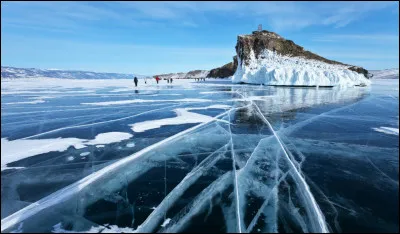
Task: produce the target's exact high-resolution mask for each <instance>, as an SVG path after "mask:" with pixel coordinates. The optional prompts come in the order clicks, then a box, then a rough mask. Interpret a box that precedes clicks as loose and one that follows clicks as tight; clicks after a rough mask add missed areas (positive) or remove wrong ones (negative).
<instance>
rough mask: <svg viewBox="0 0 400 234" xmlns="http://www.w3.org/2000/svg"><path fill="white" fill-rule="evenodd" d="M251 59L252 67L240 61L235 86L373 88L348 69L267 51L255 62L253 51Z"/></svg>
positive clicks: (363, 78) (234, 79)
mask: <svg viewBox="0 0 400 234" xmlns="http://www.w3.org/2000/svg"><path fill="white" fill-rule="evenodd" d="M250 57H251V59H250V61H249V65H245V63H244V62H243V63H242V61H241V58H239V57H238V64H239V66H238V68H237V70H236V72H235V74H234V75H233V78H232V82H233V83H240V82H244V83H248V84H265V85H288V86H343V87H352V86H354V85H360V84H362V83H363V84H365V85H370V84H371V81H369V80H368V79H366V78H365V77H364V75H362V74H359V73H357V72H355V71H351V70H349V69H347V68H348V66H345V65H338V64H328V63H324V62H321V61H317V60H312V59H305V58H301V57H289V56H282V55H279V54H277V53H276V52H272V51H270V50H265V51H264V53H263V54H261V55H260V56H259V58H255V55H254V52H253V51H251V54H250ZM240 64H241V65H240Z"/></svg>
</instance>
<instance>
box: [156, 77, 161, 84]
mask: <svg viewBox="0 0 400 234" xmlns="http://www.w3.org/2000/svg"><path fill="white" fill-rule="evenodd" d="M159 80H160V78H158V76H156V81H157V84H158V81H159Z"/></svg>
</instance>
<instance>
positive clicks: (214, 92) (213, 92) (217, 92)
mask: <svg viewBox="0 0 400 234" xmlns="http://www.w3.org/2000/svg"><path fill="white" fill-rule="evenodd" d="M219 93H234V91H209V92H200V94H219Z"/></svg>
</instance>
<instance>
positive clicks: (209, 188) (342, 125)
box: [1, 79, 399, 233]
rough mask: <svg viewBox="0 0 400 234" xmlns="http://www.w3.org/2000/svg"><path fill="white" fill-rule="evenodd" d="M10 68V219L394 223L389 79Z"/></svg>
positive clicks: (85, 223) (198, 224)
mask: <svg viewBox="0 0 400 234" xmlns="http://www.w3.org/2000/svg"><path fill="white" fill-rule="evenodd" d="M15 82H17V84H16V83H12V82H11V81H7V82H6V81H4V84H5V85H3V81H2V90H1V92H2V115H1V118H2V141H1V144H2V152H1V156H2V172H1V173H2V185H1V186H2V209H1V216H2V221H1V230H2V232H65V233H68V232H186V231H189V232H192V231H195V232H240V233H241V232H346V231H358V232H363V231H367V230H368V231H378V232H379V231H380V232H385V231H387V232H390V231H396V230H398V217H396V215H394V216H393V217H388V215H387V212H392V213H393V214H398V208H397V206H396V205H395V204H397V203H396V201H397V200H398V193H397V192H396V191H397V190H398V127H399V126H398V115H399V114H398V94H397V92H394V91H393V90H392V88H391V86H392V85H393V84H392V85H382V84H380V85H377V86H374V83H372V86H371V87H366V88H360V87H359V88H350V89H326V88H325V89H324V88H318V89H317V88H287V87H268V86H255V85H237V84H231V83H230V82H229V81H224V80H215V81H207V82H201V83H200V82H191V81H185V80H175V81H174V84H171V85H165V84H160V85H159V86H157V85H156V84H147V85H146V86H140V85H139V87H138V88H137V89H136V90H135V89H133V88H132V87H131V85H132V84H131V81H128V80H127V81H124V80H118V81H113V82H115V83H113V82H110V81H107V80H101V81H99V82H98V83H96V85H91V83H89V82H87V81H82V80H76V81H75V80H73V81H68V82H65V84H63V83H62V82H64V81H57V82H56V81H53V80H50V81H49V82H46V83H44V84H41V85H42V86H44V87H41V86H37V84H36V83H35V82H31V81H29V80H26V81H24V80H23V79H21V80H18V81H15ZM376 82H379V81H376ZM385 84H386V83H385ZM395 85H396V84H395ZM397 85H398V81H397ZM385 87H386V88H385ZM46 89H48V90H52V91H51V92H47V91H46ZM70 94H73V95H72V96H71V95H70ZM44 95H46V96H44ZM163 98H164V99H163ZM32 99H33V100H42V99H46V101H45V102H35V104H34V105H32V104H33V103H31V102H32ZM29 100H31V101H29ZM11 103H12V104H13V105H8V104H11ZM94 106H95V107H94ZM24 147H28V148H29V150H25V148H24ZM3 148H4V149H3ZM3 157H4V160H3ZM349 188H354V189H349ZM355 188H357V189H355ZM381 197H385V199H377V198H381ZM377 200H379V203H378V202H377ZM396 211H397V213H396ZM376 218H378V219H379V220H380V224H376V222H374V221H373V220H376Z"/></svg>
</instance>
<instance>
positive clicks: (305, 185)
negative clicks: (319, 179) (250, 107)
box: [254, 104, 329, 233]
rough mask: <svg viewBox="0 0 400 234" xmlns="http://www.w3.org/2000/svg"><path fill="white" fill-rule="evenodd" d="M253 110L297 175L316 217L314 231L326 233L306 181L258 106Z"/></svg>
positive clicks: (322, 218)
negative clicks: (267, 128) (269, 131)
mask: <svg viewBox="0 0 400 234" xmlns="http://www.w3.org/2000/svg"><path fill="white" fill-rule="evenodd" d="M254 106H255V108H256V109H257V111H258V113H259V115H260V117H261V118H262V120H263V121H264V122H265V123H266V124H267V125H268V127H269V128H270V130H271V131H272V133H273V134H274V136H275V138H276V139H277V141H278V143H279V145H280V146H281V148H282V150H283V153H284V155H285V157H286V159H287V161H288V162H289V165H290V167H291V169H292V170H293V171H294V172H295V174H296V175H297V178H298V180H299V182H300V183H301V185H302V187H303V188H304V190H305V192H306V194H307V196H308V199H309V200H310V201H311V205H312V207H313V209H314V212H315V215H316V216H317V217H316V218H317V221H318V226H319V227H318V228H319V229H320V230H316V231H319V232H323V233H328V232H329V231H328V228H327V226H326V222H325V218H324V217H323V214H322V212H321V210H320V209H319V206H318V204H317V202H316V201H315V199H314V196H313V195H312V193H311V191H310V188H309V187H308V185H307V183H306V181H305V180H304V178H303V177H302V176H301V174H300V172H299V171H298V170H297V168H296V166H295V165H294V164H293V162H292V160H290V157H289V156H288V154H287V152H286V150H285V147H284V146H283V144H282V142H281V140H280V138H279V136H278V135H277V133H276V132H275V130H274V129H273V128H272V126H271V124H270V123H269V121H268V120H267V119H266V118H265V116H264V115H263V114H262V112H261V110H260V109H259V108H258V106H257V105H256V104H254Z"/></svg>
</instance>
